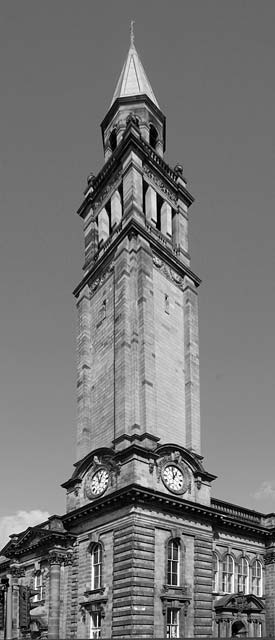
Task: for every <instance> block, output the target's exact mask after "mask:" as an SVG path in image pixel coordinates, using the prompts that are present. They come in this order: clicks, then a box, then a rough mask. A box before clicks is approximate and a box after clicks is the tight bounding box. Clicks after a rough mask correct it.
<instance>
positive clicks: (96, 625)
mask: <svg viewBox="0 0 275 640" xmlns="http://www.w3.org/2000/svg"><path fill="white" fill-rule="evenodd" d="M90 638H92V640H96V639H97V638H101V614H100V613H98V612H96V613H92V614H91V628H90Z"/></svg>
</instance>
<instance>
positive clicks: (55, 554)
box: [48, 549, 67, 566]
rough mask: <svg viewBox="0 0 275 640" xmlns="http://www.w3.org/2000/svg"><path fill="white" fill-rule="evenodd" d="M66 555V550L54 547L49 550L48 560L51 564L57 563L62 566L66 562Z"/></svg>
mask: <svg viewBox="0 0 275 640" xmlns="http://www.w3.org/2000/svg"><path fill="white" fill-rule="evenodd" d="M66 557H67V555H66V552H65V550H64V551H58V550H57V549H53V550H51V551H49V556H48V562H49V564H50V565H53V564H57V565H59V566H61V565H62V564H63V563H64V562H65V559H66Z"/></svg>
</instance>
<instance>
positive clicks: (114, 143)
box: [109, 129, 117, 153]
mask: <svg viewBox="0 0 275 640" xmlns="http://www.w3.org/2000/svg"><path fill="white" fill-rule="evenodd" d="M109 141H110V147H111V151H112V153H113V152H114V150H115V149H116V148H117V132H116V129H113V130H112V132H111V135H110V139H109Z"/></svg>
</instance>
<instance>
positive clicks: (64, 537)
mask: <svg viewBox="0 0 275 640" xmlns="http://www.w3.org/2000/svg"><path fill="white" fill-rule="evenodd" d="M10 538H11V540H10V541H9V542H8V543H7V544H6V546H5V547H4V548H3V549H2V550H1V554H2V555H3V556H5V557H6V558H13V557H17V556H22V555H24V553H30V552H31V551H32V550H34V549H38V548H39V547H47V548H49V547H51V546H53V545H56V544H59V545H61V546H67V545H68V542H72V539H74V536H72V535H71V534H68V533H67V532H66V531H65V530H63V531H58V530H52V529H50V528H48V527H47V528H46V527H37V526H36V527H28V529H26V530H25V531H23V532H22V533H19V534H18V535H15V534H13V535H12V536H10Z"/></svg>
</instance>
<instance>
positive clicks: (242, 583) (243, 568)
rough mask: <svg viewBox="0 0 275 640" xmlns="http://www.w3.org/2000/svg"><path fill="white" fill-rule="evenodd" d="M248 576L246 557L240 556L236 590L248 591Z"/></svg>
mask: <svg viewBox="0 0 275 640" xmlns="http://www.w3.org/2000/svg"><path fill="white" fill-rule="evenodd" d="M248 587H249V576H248V562H247V560H246V558H241V559H240V561H239V563H238V591H243V592H244V593H248V590H249V589H248Z"/></svg>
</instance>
